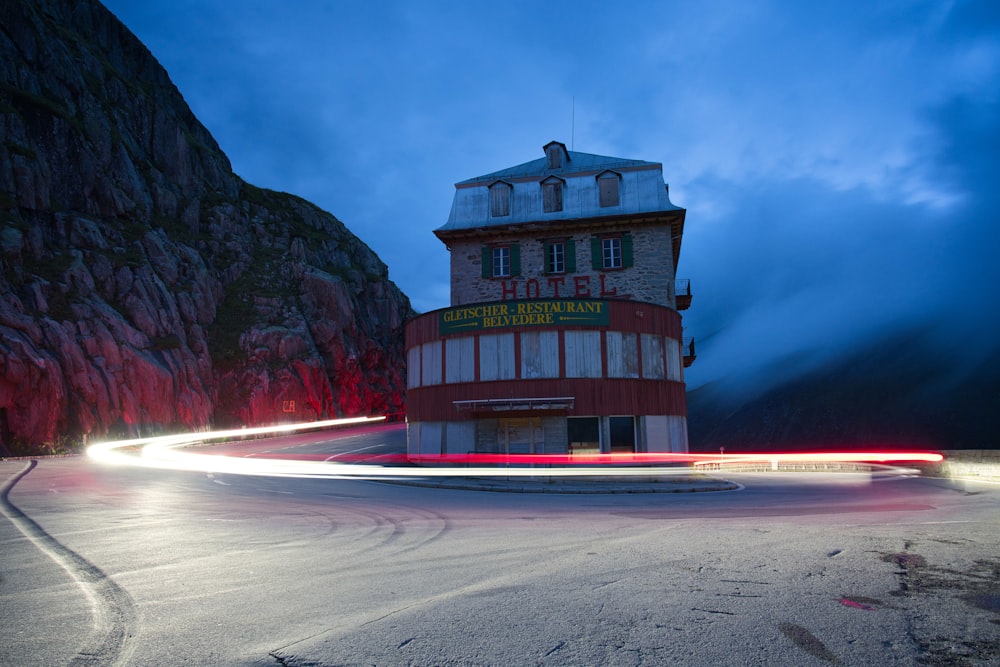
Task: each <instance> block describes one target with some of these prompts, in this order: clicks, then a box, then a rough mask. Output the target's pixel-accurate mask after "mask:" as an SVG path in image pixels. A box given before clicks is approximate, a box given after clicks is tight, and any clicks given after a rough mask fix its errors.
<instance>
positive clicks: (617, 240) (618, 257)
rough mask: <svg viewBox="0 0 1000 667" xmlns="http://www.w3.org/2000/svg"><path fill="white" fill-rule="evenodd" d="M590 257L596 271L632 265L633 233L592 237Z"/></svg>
mask: <svg viewBox="0 0 1000 667" xmlns="http://www.w3.org/2000/svg"><path fill="white" fill-rule="evenodd" d="M590 259H591V264H592V266H593V268H594V270H595V271H603V270H608V269H624V268H627V267H630V266H632V235H631V234H629V233H625V234H622V235H621V236H593V237H591V240H590Z"/></svg>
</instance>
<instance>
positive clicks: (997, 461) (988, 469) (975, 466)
mask: <svg viewBox="0 0 1000 667" xmlns="http://www.w3.org/2000/svg"><path fill="white" fill-rule="evenodd" d="M941 453H942V454H944V461H942V462H941V463H939V464H936V465H933V466H929V467H928V468H927V474H929V475H933V476H940V477H966V478H982V479H988V480H996V481H1000V450H998V449H956V450H952V451H944V452H941Z"/></svg>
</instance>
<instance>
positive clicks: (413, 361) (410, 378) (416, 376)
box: [406, 347, 420, 389]
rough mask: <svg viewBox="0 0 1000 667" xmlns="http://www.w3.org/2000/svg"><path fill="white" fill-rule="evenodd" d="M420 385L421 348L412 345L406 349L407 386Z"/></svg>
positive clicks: (409, 387)
mask: <svg viewBox="0 0 1000 667" xmlns="http://www.w3.org/2000/svg"><path fill="white" fill-rule="evenodd" d="M419 386H420V348H419V347H411V348H410V349H409V350H407V351H406V387H407V388H408V389H413V388H414V387H419Z"/></svg>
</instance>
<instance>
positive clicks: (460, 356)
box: [444, 336, 476, 382]
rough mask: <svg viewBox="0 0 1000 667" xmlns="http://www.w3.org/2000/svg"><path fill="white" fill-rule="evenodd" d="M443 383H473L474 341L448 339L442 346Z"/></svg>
mask: <svg viewBox="0 0 1000 667" xmlns="http://www.w3.org/2000/svg"><path fill="white" fill-rule="evenodd" d="M444 363H445V369H444V381H445V382H474V381H475V379H476V339H475V338H473V337H471V336H466V337H464V338H449V339H447V340H446V341H445V344H444Z"/></svg>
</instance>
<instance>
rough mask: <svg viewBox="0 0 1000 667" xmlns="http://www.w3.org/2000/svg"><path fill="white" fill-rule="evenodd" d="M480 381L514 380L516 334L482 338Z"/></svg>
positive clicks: (480, 339) (480, 342)
mask: <svg viewBox="0 0 1000 667" xmlns="http://www.w3.org/2000/svg"><path fill="white" fill-rule="evenodd" d="M479 379H480V380H482V381H484V382H485V381H488V380H512V379H514V334H512V333H509V334H494V335H489V336H480V338H479Z"/></svg>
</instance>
